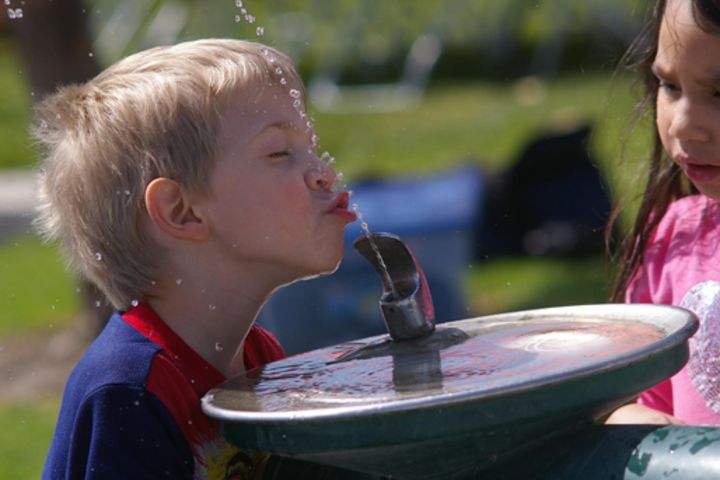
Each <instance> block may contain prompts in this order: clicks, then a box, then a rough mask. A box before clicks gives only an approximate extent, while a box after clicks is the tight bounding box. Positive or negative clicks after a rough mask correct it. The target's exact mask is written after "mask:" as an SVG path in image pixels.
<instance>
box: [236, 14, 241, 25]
mask: <svg viewBox="0 0 720 480" xmlns="http://www.w3.org/2000/svg"><path fill="white" fill-rule="evenodd" d="M241 21H242V17H241V16H240V15H235V23H240V22H241Z"/></svg>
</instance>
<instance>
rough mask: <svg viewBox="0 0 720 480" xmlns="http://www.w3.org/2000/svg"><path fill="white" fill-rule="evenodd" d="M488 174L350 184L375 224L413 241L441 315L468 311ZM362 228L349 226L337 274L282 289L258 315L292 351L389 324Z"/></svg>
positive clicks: (465, 170) (461, 171) (466, 170)
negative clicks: (469, 271)
mask: <svg viewBox="0 0 720 480" xmlns="http://www.w3.org/2000/svg"><path fill="white" fill-rule="evenodd" d="M484 186H485V182H484V177H483V175H482V173H481V171H480V170H479V169H478V168H475V167H472V166H467V167H461V168H457V169H454V170H451V171H448V172H443V173H440V174H436V175H433V176H427V177H417V176H414V177H408V178H397V179H377V180H367V181H364V182H360V183H356V184H354V185H351V186H350V189H351V190H352V191H353V192H354V194H353V196H352V199H351V202H353V203H357V204H358V205H359V206H360V211H361V213H362V216H363V218H364V219H365V221H366V222H367V223H368V225H369V227H370V230H371V231H373V232H391V233H394V234H396V235H398V236H400V237H401V238H402V239H403V241H405V242H406V243H407V245H408V246H409V247H410V248H411V249H412V251H413V253H414V254H415V257H416V258H417V259H418V261H419V262H420V265H421V266H422V268H423V270H424V271H425V274H426V276H427V280H428V284H429V286H430V291H431V292H432V297H433V302H434V305H435V314H436V317H437V321H438V322H445V321H449V320H457V319H460V318H463V317H466V316H467V310H466V302H465V295H464V292H463V282H464V271H465V269H466V268H467V266H468V264H469V263H470V262H471V259H472V255H473V229H474V228H475V225H476V224H477V222H478V221H479V220H480V219H479V218H478V216H479V213H480V212H481V211H482V210H483V209H482V199H483V197H484V194H483V192H484ZM362 234H363V232H362V229H361V227H360V222H359V221H358V222H355V223H353V224H351V225H349V226H348V227H347V230H346V232H345V257H344V259H343V262H342V264H341V265H340V268H339V269H338V270H337V272H335V274H333V275H330V276H327V277H322V278H318V279H313V280H310V281H302V282H297V283H294V284H292V285H289V286H287V287H285V288H283V289H281V290H279V291H278V292H276V293H275V294H274V295H273V297H272V298H271V299H270V301H269V302H268V303H267V304H266V305H265V307H264V308H263V310H262V312H261V313H260V316H259V319H258V323H259V324H260V325H261V326H263V327H264V328H267V329H268V330H270V331H271V332H273V333H274V334H275V335H276V336H277V338H278V340H280V343H281V344H282V345H283V347H284V348H285V350H286V352H287V353H288V354H289V355H291V354H295V353H299V352H304V351H308V350H312V349H315V348H322V347H325V346H329V345H334V344H337V343H340V342H344V341H348V340H353V339H357V338H363V337H367V336H371V335H378V334H382V333H385V332H386V329H385V325H384V324H383V320H382V317H381V315H380V310H379V307H378V301H379V300H380V296H381V295H382V286H381V284H380V282H379V279H378V276H377V273H375V271H374V270H373V268H372V267H371V266H370V264H369V263H368V262H367V261H366V260H365V259H364V258H362V257H361V256H360V254H359V253H358V252H356V251H355V249H354V248H352V243H353V241H354V240H355V239H356V238H357V237H359V236H361V235H362Z"/></svg>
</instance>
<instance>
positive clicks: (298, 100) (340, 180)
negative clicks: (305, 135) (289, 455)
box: [216, 0, 398, 346]
mask: <svg viewBox="0 0 720 480" xmlns="http://www.w3.org/2000/svg"><path fill="white" fill-rule="evenodd" d="M235 6H236V7H237V8H238V9H239V10H240V15H236V16H235V22H236V23H239V22H240V21H241V20H242V18H243V17H244V18H245V21H246V22H247V23H250V24H251V23H254V22H255V17H253V16H252V15H250V14H249V13H248V10H247V8H246V7H245V5H244V4H243V0H235ZM255 33H256V34H257V36H262V35H264V34H265V28H264V27H262V26H258V27H257V28H256V29H255ZM262 54H263V56H264V57H265V58H266V59H267V61H268V62H269V63H270V64H271V65H272V64H274V63H275V58H274V56H273V55H272V53H271V52H270V50H269V49H267V48H264V49H263V50H262ZM274 71H275V74H276V75H278V76H280V84H281V85H287V84H288V81H287V79H286V78H285V77H284V73H285V72H283V70H282V68H281V67H279V66H278V67H276V68H275V69H274ZM288 95H289V96H290V98H291V99H292V106H293V107H294V108H295V110H296V111H297V113H298V115H299V116H300V118H301V119H303V120H306V121H305V126H306V128H307V130H308V132H310V131H313V129H314V125H313V122H312V121H311V119H309V118H307V117H308V115H307V113H306V112H305V111H304V109H303V102H302V93H301V92H300V90H298V89H296V88H291V89H290V90H289V91H288ZM319 144H320V137H319V136H318V135H317V134H315V133H314V132H313V134H312V135H311V145H310V147H311V149H313V151H316V150H317V148H318V146H319ZM320 160H321V161H323V162H324V163H326V164H327V165H330V166H333V165H334V164H335V157H333V156H332V155H330V153H329V152H324V153H323V154H322V155H321V156H320ZM339 190H341V191H348V192H349V193H350V195H351V196H352V193H353V192H352V191H349V190H348V186H347V185H346V184H345V183H344V175H343V173H342V172H338V173H337V175H336V177H335V182H334V186H333V192H337V191H339ZM352 209H353V211H354V212H355V213H356V214H357V216H358V220H360V226H361V227H362V229H363V232H364V235H365V237H367V239H368V240H369V241H370V246H371V248H372V250H373V252H374V253H375V256H376V257H377V259H378V264H379V265H380V268H381V269H382V274H383V278H384V279H385V281H386V282H387V285H388V286H389V287H390V290H391V293H392V295H393V297H395V298H398V292H397V289H396V288H395V284H394V282H393V281H392V277H390V272H389V271H388V268H387V264H386V263H385V260H384V259H383V258H382V255H381V254H380V249H379V248H378V246H377V243H376V242H375V240H374V239H373V237H372V234H371V232H370V228H369V226H368V224H367V222H366V221H365V220H364V219H363V216H362V212H361V211H360V206H359V205H358V204H357V203H353V204H352ZM216 346H217V345H216Z"/></svg>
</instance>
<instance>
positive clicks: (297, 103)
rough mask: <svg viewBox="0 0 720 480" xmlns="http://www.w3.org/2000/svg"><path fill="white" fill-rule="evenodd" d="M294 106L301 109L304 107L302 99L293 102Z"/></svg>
mask: <svg viewBox="0 0 720 480" xmlns="http://www.w3.org/2000/svg"><path fill="white" fill-rule="evenodd" d="M292 104H293V107H295V108H300V106H301V105H302V102H301V101H300V99H295V100H293V103H292Z"/></svg>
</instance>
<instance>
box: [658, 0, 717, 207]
mask: <svg viewBox="0 0 720 480" xmlns="http://www.w3.org/2000/svg"><path fill="white" fill-rule="evenodd" d="M652 70H653V73H654V74H655V76H656V77H657V79H658V81H659V91H658V95H657V128H658V132H659V134H660V139H661V141H662V144H663V146H664V147H665V150H666V151H667V154H668V155H669V156H670V157H671V158H672V160H673V161H674V162H675V163H677V164H678V165H679V166H680V168H682V170H683V171H684V172H685V174H686V175H687V176H688V178H689V179H690V181H691V182H692V183H693V185H695V187H696V188H697V189H698V190H699V191H700V192H702V193H704V194H706V195H708V196H710V197H712V198H715V199H717V200H720V34H719V33H707V32H705V31H703V30H702V29H701V28H700V27H699V26H698V24H697V22H696V21H695V19H694V17H693V10H692V6H691V2H690V1H689V0H669V1H668V4H667V6H666V9H665V15H664V17H663V19H662V23H661V26H660V32H659V39H658V50H657V55H656V57H655V61H654V62H653V65H652Z"/></svg>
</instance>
